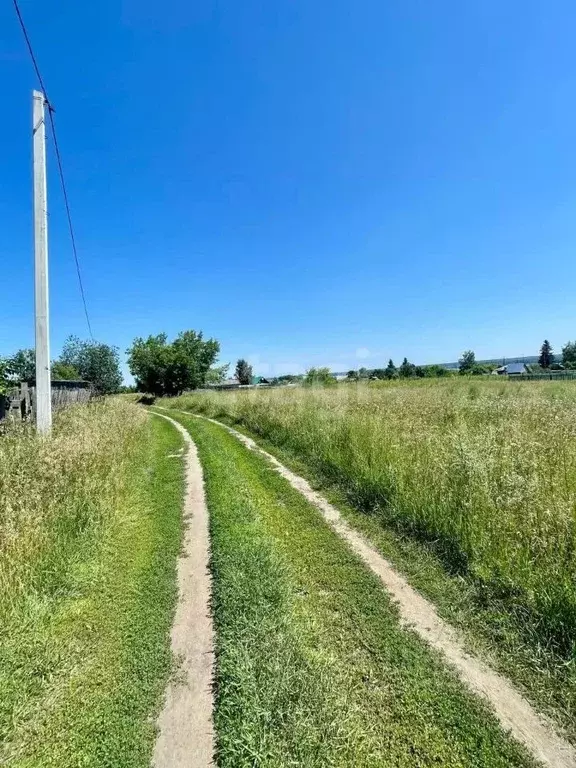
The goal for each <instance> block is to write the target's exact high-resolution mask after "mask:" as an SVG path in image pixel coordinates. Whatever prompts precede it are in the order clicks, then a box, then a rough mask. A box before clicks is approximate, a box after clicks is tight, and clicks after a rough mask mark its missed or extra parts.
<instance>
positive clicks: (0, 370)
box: [0, 357, 10, 395]
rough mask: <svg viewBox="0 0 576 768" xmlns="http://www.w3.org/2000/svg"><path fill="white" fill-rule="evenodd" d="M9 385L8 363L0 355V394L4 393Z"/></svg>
mask: <svg viewBox="0 0 576 768" xmlns="http://www.w3.org/2000/svg"><path fill="white" fill-rule="evenodd" d="M9 386H10V382H9V375H8V364H7V362H6V360H4V359H2V358H1V357H0V395H4V394H6V391H7V390H8V387H9Z"/></svg>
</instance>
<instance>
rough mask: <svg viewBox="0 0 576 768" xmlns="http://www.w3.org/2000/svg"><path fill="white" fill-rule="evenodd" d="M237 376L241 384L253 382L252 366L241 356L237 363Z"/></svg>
mask: <svg viewBox="0 0 576 768" xmlns="http://www.w3.org/2000/svg"><path fill="white" fill-rule="evenodd" d="M235 373H236V378H237V379H238V381H239V382H240V384H243V385H246V384H251V383H252V366H251V365H250V364H249V363H248V361H247V360H244V359H243V358H240V360H238V362H237V363H236V372H235Z"/></svg>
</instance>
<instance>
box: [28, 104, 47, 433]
mask: <svg viewBox="0 0 576 768" xmlns="http://www.w3.org/2000/svg"><path fill="white" fill-rule="evenodd" d="M45 102H46V99H45V98H44V94H43V93H40V91H34V92H33V112H32V135H33V149H34V281H35V290H34V305H35V319H36V321H35V332H36V429H37V430H38V432H40V433H41V434H43V435H46V434H49V433H50V430H51V428H52V392H51V384H50V336H49V323H48V222H47V208H46V205H47V203H46V123H45V120H44V104H45Z"/></svg>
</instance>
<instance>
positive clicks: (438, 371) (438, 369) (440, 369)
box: [424, 363, 451, 377]
mask: <svg viewBox="0 0 576 768" xmlns="http://www.w3.org/2000/svg"><path fill="white" fill-rule="evenodd" d="M424 375H425V376H430V377H432V376H438V377H443V376H450V375H451V374H450V371H449V370H448V368H444V366H443V365H438V364H437V363H435V364H434V365H427V366H425V368H424Z"/></svg>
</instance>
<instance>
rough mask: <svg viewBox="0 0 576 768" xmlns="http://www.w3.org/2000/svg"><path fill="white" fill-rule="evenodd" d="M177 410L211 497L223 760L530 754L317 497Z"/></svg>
mask: <svg viewBox="0 0 576 768" xmlns="http://www.w3.org/2000/svg"><path fill="white" fill-rule="evenodd" d="M174 415H175V418H177V419H178V420H179V421H181V422H182V423H183V424H185V426H186V427H187V428H188V429H189V430H190V433H191V434H192V437H193V439H194V440H195V442H196V444H197V446H198V450H199V453H200V458H201V461H202V463H203V467H204V473H205V482H206V492H207V499H208V505H209V510H210V525H211V538H212V562H211V566H212V571H213V576H214V612H215V622H216V652H217V667H216V684H217V706H216V716H215V721H216V730H217V749H218V765H219V766H220V768H227V767H230V768H232V767H234V768H242V767H243V766H246V767H248V766H258V767H259V768H260V767H261V766H262V767H263V766H267V767H272V766H274V767H275V768H276V767H277V768H280V766H281V767H282V768H285V767H288V766H305V767H308V766H310V767H311V766H318V768H320V767H321V766H322V768H325V767H326V766H355V765H357V766H382V765H390V766H398V767H401V766H429V765H430V766H431V765H442V766H462V767H464V766H466V767H468V766H483V767H487V768H490V767H492V766H515V765H518V766H519V765H531V764H532V763H531V760H530V759H529V758H528V757H527V756H526V755H525V753H524V751H523V750H522V749H521V748H520V747H519V746H518V745H517V744H515V743H514V742H512V741H511V740H510V739H509V738H508V737H507V736H505V735H504V734H503V733H502V731H501V730H500V728H499V727H498V725H497V723H496V722H495V719H494V718H493V717H492V715H491V714H490V713H489V712H488V711H487V709H486V708H485V707H484V705H483V704H482V703H481V702H480V701H479V700H477V699H476V698H474V697H473V696H472V695H470V694H469V693H468V692H467V691H466V690H465V689H464V687H463V685H462V684H461V683H460V681H459V680H458V679H457V678H456V676H455V675H454V674H453V673H452V672H451V671H450V670H449V669H447V668H446V667H445V665H444V664H443V663H442V660H441V659H440V658H439V657H438V656H437V655H436V654H435V653H433V652H432V651H430V649H428V648H427V646H426V645H425V644H424V643H423V642H421V641H420V640H419V639H418V638H417V637H416V635H414V634H413V633H412V632H410V631H408V630H404V629H401V628H400V626H399V623H398V615H397V610H396V609H395V607H394V606H393V605H392V604H391V602H390V600H389V599H388V597H387V594H386V592H385V591H384V589H383V588H382V586H381V584H380V582H379V581H378V579H377V578H376V577H375V576H374V575H373V574H372V573H371V572H369V571H368V570H367V569H366V568H365V567H364V566H363V564H362V563H361V562H360V561H359V560H358V559H357V558H356V556H355V555H353V554H352V553H351V552H350V550H349V549H348V547H347V546H346V545H345V543H344V542H343V541H342V540H341V539H340V538H339V537H338V536H337V535H336V534H335V533H334V532H333V531H332V530H331V529H330V528H329V527H328V526H327V525H326V523H325V522H324V520H323V519H322V517H321V515H320V513H319V512H318V511H317V510H316V509H315V508H314V507H313V506H311V505H310V504H309V503H308V502H307V501H306V500H305V499H304V498H303V497H302V496H301V495H300V494H299V493H298V492H297V491H295V490H294V489H292V488H291V487H290V485H289V484H288V483H287V482H286V481H285V480H284V479H283V478H281V477H280V476H279V475H278V474H277V473H276V472H274V471H273V470H272V469H271V468H270V465H269V464H268V463H267V462H266V461H265V460H264V459H263V458H262V457H260V456H258V455H256V454H254V453H251V452H249V451H247V450H246V449H245V448H244V447H243V446H242V445H240V444H239V443H238V441H237V440H236V439H235V438H234V437H232V436H230V435H229V434H227V433H226V432H225V431H224V430H223V429H222V428H221V427H218V426H215V425H212V424H209V423H207V422H203V421H199V420H198V419H194V418H193V417H187V416H183V415H181V414H176V413H175V414H174Z"/></svg>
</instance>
